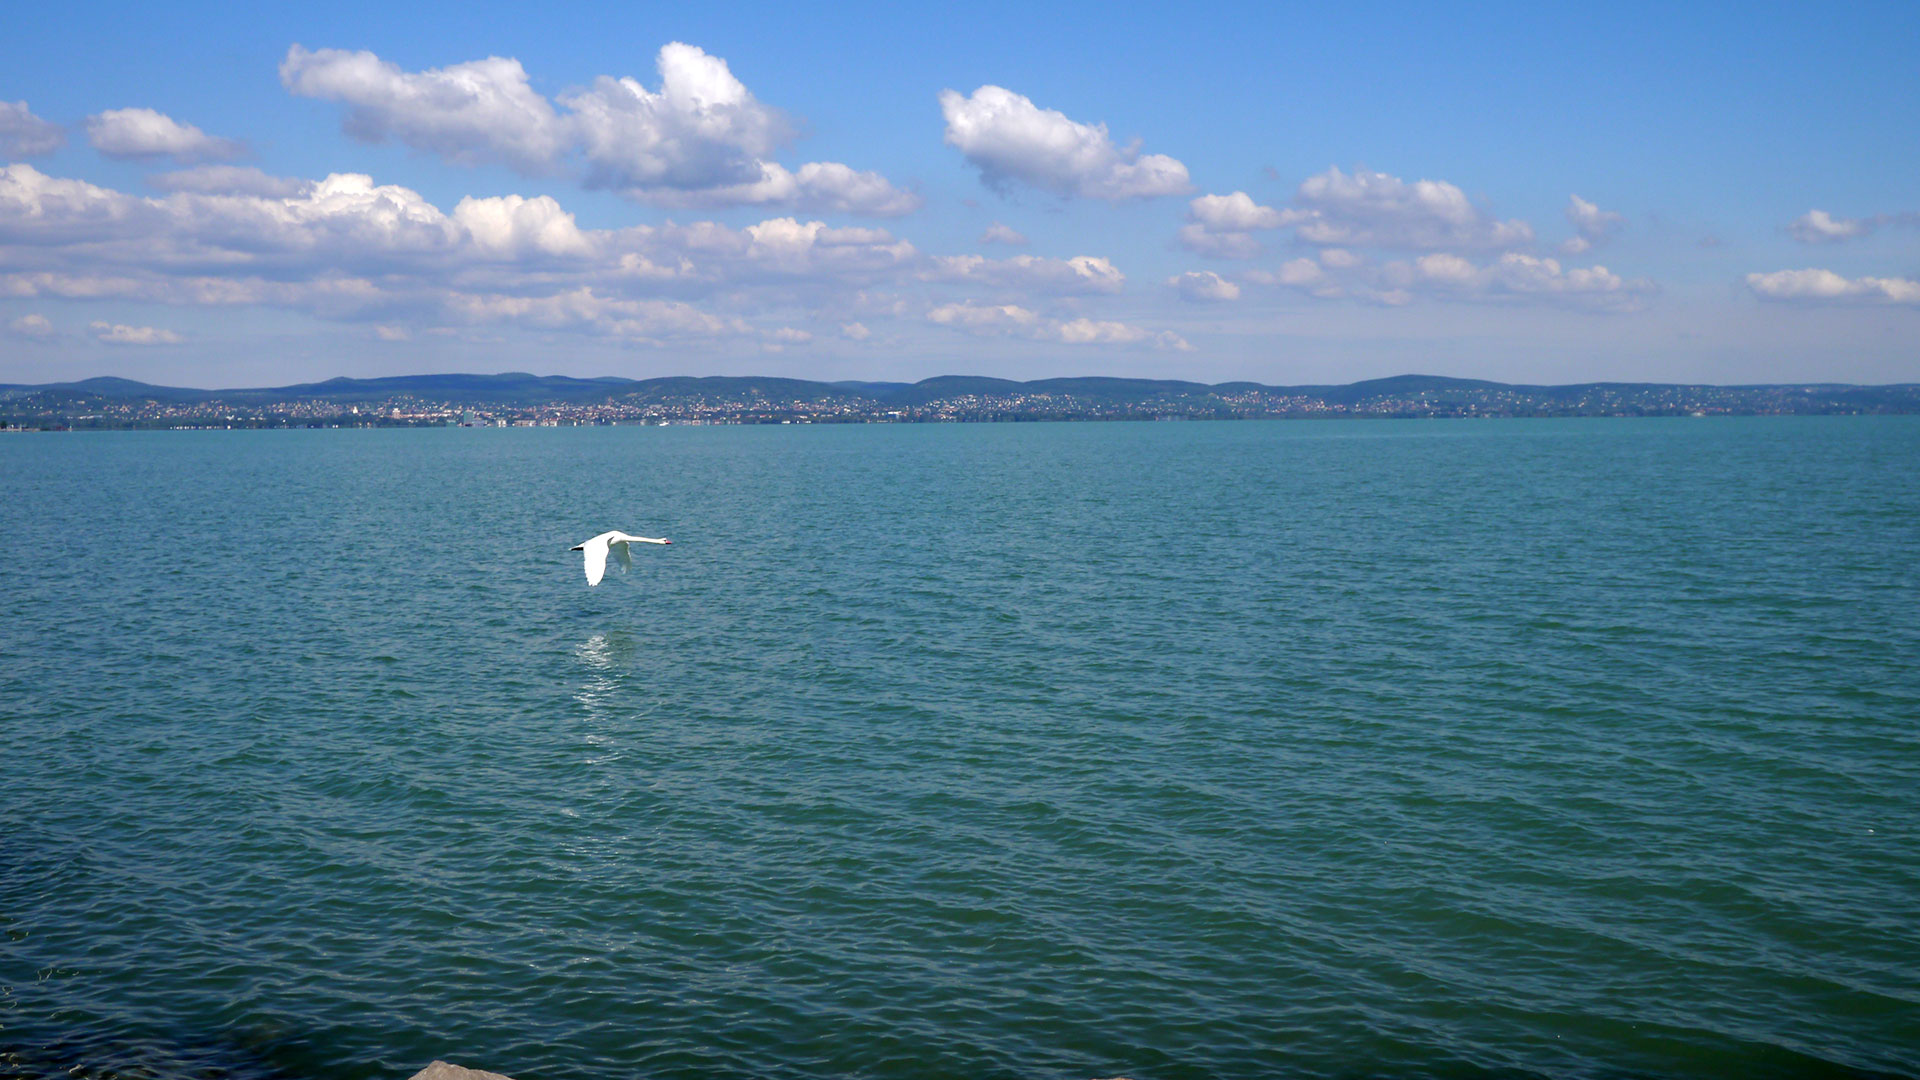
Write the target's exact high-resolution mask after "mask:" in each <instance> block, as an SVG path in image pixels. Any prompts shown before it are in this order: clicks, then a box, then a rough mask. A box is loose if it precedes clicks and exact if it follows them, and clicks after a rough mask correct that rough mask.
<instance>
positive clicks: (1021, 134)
mask: <svg viewBox="0 0 1920 1080" xmlns="http://www.w3.org/2000/svg"><path fill="white" fill-rule="evenodd" d="M940 112H941V114H942V115H943V116H944V117H945V118H946V123H947V129H946V141H947V145H949V146H952V147H954V148H955V149H957V150H959V151H960V153H961V154H962V155H964V156H965V157H966V159H967V161H968V162H969V163H971V164H972V165H973V166H974V167H976V168H978V169H979V170H980V176H981V179H982V180H984V181H985V182H986V183H987V185H988V186H989V187H994V188H1005V187H1006V186H1008V185H1010V184H1011V183H1012V182H1014V181H1019V182H1021V183H1025V184H1030V185H1032V186H1034V187H1037V188H1040V189H1041V190H1043V191H1051V192H1053V193H1055V194H1057V195H1083V196H1086V197H1088V198H1094V199H1106V200H1108V201H1112V202H1119V201H1122V200H1126V199H1138V198H1151V197H1154V196H1157V195H1183V194H1185V193H1186V192H1188V191H1190V190H1192V185H1191V184H1190V183H1189V182H1188V178H1187V167H1186V166H1185V165H1183V164H1181V163H1180V162H1179V161H1176V160H1175V159H1173V158H1171V157H1168V156H1167V155H1165V154H1146V155H1142V154H1141V153H1140V152H1139V150H1138V148H1137V147H1135V146H1133V145H1128V146H1115V145H1114V143H1113V140H1112V139H1111V138H1110V137H1108V135H1107V128H1106V125H1105V124H1081V123H1077V122H1075V121H1073V120H1071V119H1069V118H1068V117H1067V116H1066V114H1064V113H1061V112H1059V111H1057V110H1054V109H1042V108H1040V107H1039V106H1037V105H1035V104H1034V103H1033V102H1032V101H1031V100H1029V99H1028V98H1026V97H1024V96H1022V95H1020V94H1016V93H1014V92H1013V91H1011V90H1007V89H1005V88H1003V87H999V86H982V87H980V88H979V89H977V90H975V91H974V92H973V94H972V95H971V96H962V95H961V94H960V93H958V92H957V91H954V90H942V91H940Z"/></svg>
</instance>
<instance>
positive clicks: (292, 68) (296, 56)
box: [280, 41, 921, 216]
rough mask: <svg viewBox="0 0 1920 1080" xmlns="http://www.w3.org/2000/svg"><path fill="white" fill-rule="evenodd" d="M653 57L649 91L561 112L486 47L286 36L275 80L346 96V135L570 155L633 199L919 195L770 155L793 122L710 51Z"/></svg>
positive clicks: (623, 92)
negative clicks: (382, 44)
mask: <svg viewBox="0 0 1920 1080" xmlns="http://www.w3.org/2000/svg"><path fill="white" fill-rule="evenodd" d="M655 66H656V68H657V69H658V71H659V74H660V88H659V89H658V90H649V89H648V88H647V87H646V86H645V85H643V84H642V83H641V82H640V81H639V80H637V79H633V78H613V77H611V76H605V75H603V76H600V77H599V78H597V79H595V80H594V82H593V84H592V85H591V86H590V87H588V88H587V89H584V90H580V91H578V92H576V93H573V94H570V95H567V96H565V97H563V98H561V99H560V103H561V105H563V106H564V107H565V110H566V111H564V112H563V111H561V110H558V109H556V108H555V107H554V105H553V103H552V102H550V101H548V100H547V99H546V98H545V97H543V96H541V95H540V94H539V93H538V92H536V91H535V90H534V89H533V88H532V86H531V85H530V84H529V81H528V78H527V73H526V70H525V69H524V68H523V67H521V65H520V62H519V61H518V60H513V59H508V58H503V57H497V56H495V57H488V58H487V59H485V60H474V61H469V62H467V63H463V64H455V65H452V66H449V67H444V68H433V69H430V70H427V71H419V72H408V71H402V70H401V69H400V68H399V67H398V66H397V65H395V64H392V63H389V62H387V61H384V60H381V59H380V58H379V57H378V56H375V55H374V54H373V53H370V52H354V53H350V52H345V51H342V50H339V49H321V50H319V51H317V52H309V51H307V50H306V49H303V48H301V47H300V46H299V45H295V46H293V47H292V48H291V49H289V50H288V52H287V58H286V60H285V61H284V62H283V63H282V64H281V65H280V79H281V82H282V83H283V84H285V86H286V88H287V89H288V90H289V91H291V92H292V93H295V94H299V95H303V96H306V97H315V98H324V99H327V100H331V101H339V102H343V103H345V104H346V105H348V106H349V109H348V112H347V117H346V121H345V124H344V126H345V128H346V130H347V132H348V133H349V134H351V135H354V136H356V137H358V138H362V139H366V140H369V141H381V140H385V139H388V138H392V139H397V140H399V141H400V142H403V143H405V144H407V145H408V146H411V147H413V148H415V149H417V150H423V151H427V152H430V153H434V154H438V155H440V156H441V157H444V158H446V159H447V160H449V161H453V162H456V163H459V164H463V165H477V164H482V163H487V162H494V163H500V164H504V165H508V166H510V167H512V168H514V169H517V170H519V171H521V172H522V173H525V174H527V175H532V176H543V175H550V174H554V173H558V172H562V171H564V170H565V168H566V165H567V162H568V159H569V158H570V157H571V156H572V155H578V156H579V157H580V159H582V161H583V162H584V165H585V175H584V177H583V180H584V182H585V183H586V184H587V186H589V187H595V188H608V189H612V190H615V191H618V192H620V193H621V194H622V195H625V196H626V197H628V198H631V199H634V200H637V201H643V202H650V203H656V204H659V205H663V206H680V207H709V206H782V207H790V208H793V209H796V210H804V211H808V212H837V213H852V214H870V215H876V216H895V215H900V214H906V213H911V212H912V211H914V210H916V209H918V208H919V207H920V205H921V199H920V196H918V195H917V194H915V193H913V192H910V191H902V190H900V189H899V188H896V187H894V186H893V184H892V183H890V182H889V181H888V180H887V179H886V177H884V176H881V175H880V174H879V173H876V172H862V171H859V170H856V169H853V168H851V167H849V166H847V165H843V164H840V163H838V162H831V161H815V162H808V163H806V164H804V165H801V166H799V167H798V168H797V169H791V170H790V169H788V168H787V167H786V166H784V165H780V164H778V163H777V162H774V161H772V160H769V159H770V158H771V156H772V155H773V154H774V153H775V152H776V151H778V150H779V149H780V148H781V147H783V146H785V145H786V144H787V143H788V142H790V141H791V140H792V137H793V126H792V124H790V123H789V122H788V120H787V119H786V117H785V116H784V115H783V114H782V113H780V111H779V110H777V109H774V108H772V107H771V106H768V105H765V104H763V103H761V102H760V101H759V100H757V99H756V98H755V97H754V96H753V94H752V93H751V92H750V91H749V90H748V89H747V88H746V86H745V85H744V84H743V83H741V82H740V80H739V79H737V78H735V77H734V75H733V72H732V70H731V69H729V68H728V66H727V62H726V61H725V60H723V59H721V58H720V57H717V56H711V55H709V54H708V53H707V52H705V51H704V50H702V49H700V48H698V47H696V46H693V45H687V44H684V43H681V42H677V41H676V42H670V43H669V44H667V45H665V46H663V47H662V48H661V49H660V51H659V53H658V55H657V56H656V58H655Z"/></svg>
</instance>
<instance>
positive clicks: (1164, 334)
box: [1035, 318, 1193, 352]
mask: <svg viewBox="0 0 1920 1080" xmlns="http://www.w3.org/2000/svg"><path fill="white" fill-rule="evenodd" d="M1035 336H1036V337H1039V338H1041V339H1042V340H1048V341H1058V342H1061V343H1062V344H1066V345H1147V346H1151V347H1153V348H1156V349H1172V350H1174V351H1176V352H1192V351H1193V346H1192V345H1189V344H1187V340H1186V339H1185V338H1183V337H1181V336H1180V335H1179V334H1175V333H1172V332H1170V331H1164V330H1163V331H1159V332H1155V331H1152V330H1148V329H1146V328H1145V327H1140V326H1134V325H1132V324H1130V323H1123V322H1109V321H1105V320H1096V319H1086V318H1080V319H1072V320H1070V321H1067V322H1062V323H1053V324H1049V325H1047V326H1045V327H1043V328H1042V330H1041V332H1040V333H1038V334H1036V335H1035Z"/></svg>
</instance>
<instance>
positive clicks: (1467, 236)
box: [1294, 167, 1534, 250]
mask: <svg viewBox="0 0 1920 1080" xmlns="http://www.w3.org/2000/svg"><path fill="white" fill-rule="evenodd" d="M1294 202H1295V203H1296V204H1297V205H1298V207H1299V208H1300V209H1301V210H1302V211H1304V212H1305V213H1304V215H1303V216H1302V217H1301V218H1300V219H1299V224H1298V226H1297V228H1296V230H1295V235H1296V236H1298V237H1299V238H1300V239H1302V240H1304V241H1306V242H1307V243H1310V244H1319V245H1326V246H1339V247H1346V246H1354V247H1384V248H1415V249H1419V248H1434V249H1442V250H1447V249H1455V250H1486V249H1499V248H1510V247H1521V246H1524V245H1527V244H1531V243H1532V242H1533V238H1534V237H1533V227H1532V226H1530V225H1528V224H1527V223H1526V222H1524V221H1519V220H1510V221H1497V220H1495V219H1493V218H1491V217H1489V216H1488V215H1486V214H1485V213H1483V212H1481V210H1480V209H1479V208H1478V207H1476V206H1474V205H1473V202H1472V201H1471V200H1470V199H1468V198H1467V196H1466V193H1465V192H1463V191H1461V190H1460V189H1459V188H1457V187H1455V186H1454V185H1452V184H1449V183H1447V182H1446V181H1444V180H1416V181H1413V182H1412V183H1408V182H1407V181H1405V180H1402V179H1400V178H1399V177H1396V176H1389V175H1387V174H1386V173H1378V172H1366V171H1360V172H1355V173H1352V174H1348V173H1344V172H1342V171H1340V169H1339V168H1338V167H1334V168H1330V169H1328V170H1327V171H1326V172H1324V173H1321V174H1319V175H1317V176H1310V177H1308V178H1307V179H1306V180H1304V181H1302V182H1301V184H1300V188H1299V190H1298V191H1297V192H1296V193H1295V195H1294Z"/></svg>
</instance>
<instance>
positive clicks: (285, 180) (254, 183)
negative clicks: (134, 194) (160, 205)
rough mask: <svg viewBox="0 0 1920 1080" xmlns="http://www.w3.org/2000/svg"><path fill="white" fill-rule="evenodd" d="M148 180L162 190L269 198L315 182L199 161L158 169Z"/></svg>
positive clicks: (288, 195) (287, 195)
mask: <svg viewBox="0 0 1920 1080" xmlns="http://www.w3.org/2000/svg"><path fill="white" fill-rule="evenodd" d="M147 183H148V184H150V185H152V186H153V187H155V188H158V189H159V190H161V191H191V192H195V193H197V194H200V195H257V196H259V197H261V198H267V199H291V198H296V197H298V196H300V195H303V194H305V193H306V192H307V191H308V190H309V189H310V188H312V186H313V185H312V184H311V183H310V182H308V181H305V180H295V179H293V178H292V177H288V176H272V175H269V174H268V173H264V172H262V171H260V170H259V169H256V168H254V167H253V166H251V165H196V166H195V167H193V168H191V169H180V170H177V171H175V172H164V173H156V174H155V175H153V176H149V177H147Z"/></svg>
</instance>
